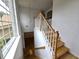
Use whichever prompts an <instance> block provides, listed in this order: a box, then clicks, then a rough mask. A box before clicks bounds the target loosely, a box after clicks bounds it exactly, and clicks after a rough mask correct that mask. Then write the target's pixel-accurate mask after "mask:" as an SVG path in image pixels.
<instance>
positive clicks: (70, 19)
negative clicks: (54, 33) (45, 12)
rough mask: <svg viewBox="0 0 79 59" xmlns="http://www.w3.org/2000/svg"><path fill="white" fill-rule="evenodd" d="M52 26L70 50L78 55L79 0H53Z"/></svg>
mask: <svg viewBox="0 0 79 59" xmlns="http://www.w3.org/2000/svg"><path fill="white" fill-rule="evenodd" d="M52 26H53V27H54V28H55V29H57V30H58V31H59V32H60V33H61V37H62V38H63V39H62V40H63V41H64V42H65V44H66V46H67V47H68V48H69V49H70V52H71V53H73V54H74V55H75V56H78V57H79V0H53V19H52Z"/></svg>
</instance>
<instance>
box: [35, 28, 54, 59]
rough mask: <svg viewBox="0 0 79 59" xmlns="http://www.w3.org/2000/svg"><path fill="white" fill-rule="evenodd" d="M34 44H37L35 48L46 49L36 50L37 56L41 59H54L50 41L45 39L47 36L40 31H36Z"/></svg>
mask: <svg viewBox="0 0 79 59" xmlns="http://www.w3.org/2000/svg"><path fill="white" fill-rule="evenodd" d="M34 36H35V39H34V42H35V48H39V47H43V46H45V49H39V50H35V54H36V56H38V57H40V59H52V50H53V49H52V50H50V49H51V48H50V46H48V45H49V43H48V41H47V40H46V39H45V36H44V35H43V33H42V32H41V31H40V30H39V29H35V30H34Z"/></svg>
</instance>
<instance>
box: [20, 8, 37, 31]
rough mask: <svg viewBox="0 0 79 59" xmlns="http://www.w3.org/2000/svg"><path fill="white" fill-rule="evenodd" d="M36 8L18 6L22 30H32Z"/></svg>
mask: <svg viewBox="0 0 79 59" xmlns="http://www.w3.org/2000/svg"><path fill="white" fill-rule="evenodd" d="M36 13H37V10H35V9H31V8H26V7H20V8H19V14H20V22H21V26H22V30H23V32H32V31H33V30H34V17H35V16H36Z"/></svg>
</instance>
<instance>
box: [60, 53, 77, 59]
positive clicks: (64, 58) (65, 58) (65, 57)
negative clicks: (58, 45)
mask: <svg viewBox="0 0 79 59" xmlns="http://www.w3.org/2000/svg"><path fill="white" fill-rule="evenodd" d="M59 59H78V58H77V57H75V56H73V55H72V54H70V53H66V54H65V55H63V56H62V57H61V58H59Z"/></svg>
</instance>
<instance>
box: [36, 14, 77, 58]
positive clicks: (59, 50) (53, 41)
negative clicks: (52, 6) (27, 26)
mask: <svg viewBox="0 0 79 59" xmlns="http://www.w3.org/2000/svg"><path fill="white" fill-rule="evenodd" d="M35 28H38V29H40V31H42V32H43V33H44V35H45V37H46V38H47V39H48V41H49V43H50V45H51V48H53V52H52V55H53V59H78V58H77V57H75V56H73V55H72V54H71V53H70V52H69V48H67V47H66V46H65V43H64V42H62V41H61V37H60V35H59V32H58V31H55V29H53V28H52V27H51V26H50V25H49V23H48V22H47V20H46V19H45V17H44V16H43V15H42V13H39V15H38V16H37V18H35Z"/></svg>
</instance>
